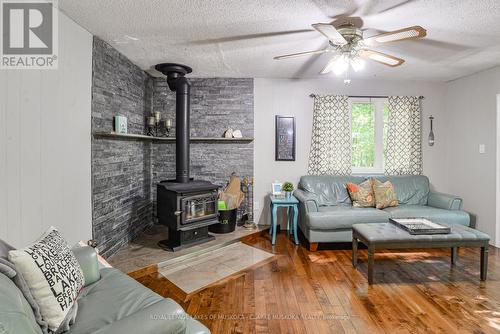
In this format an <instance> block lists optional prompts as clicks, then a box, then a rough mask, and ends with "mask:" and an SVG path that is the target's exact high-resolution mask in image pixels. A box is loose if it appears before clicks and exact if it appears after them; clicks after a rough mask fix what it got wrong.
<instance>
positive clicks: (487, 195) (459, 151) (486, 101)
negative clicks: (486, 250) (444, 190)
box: [445, 67, 500, 246]
mask: <svg viewBox="0 0 500 334" xmlns="http://www.w3.org/2000/svg"><path fill="white" fill-rule="evenodd" d="M497 94H500V68H498V67H497V68H494V69H491V70H488V71H485V72H480V73H476V74H474V75H471V76H468V77H465V78H461V79H458V80H455V81H452V82H449V83H448V84H447V92H446V102H447V113H448V115H449V117H448V124H449V125H448V131H447V132H446V133H445V135H446V136H447V137H448V138H449V141H450V145H448V146H449V147H448V156H447V166H448V168H447V169H448V173H447V176H448V184H449V187H448V188H449V191H450V192H452V193H455V194H457V195H460V196H462V197H463V198H464V209H465V210H467V211H468V212H470V213H471V214H472V215H473V216H474V217H475V219H476V224H477V228H478V229H479V230H482V231H484V232H486V233H488V234H489V235H490V237H491V238H492V244H495V245H496V246H500V236H499V235H498V233H500V231H499V229H498V227H496V225H497V223H496V213H495V208H496V203H497V201H498V199H496V189H495V184H496V171H495V165H496V141H497V138H496V133H497V132H496V124H497V121H496V111H497V106H496V101H497V97H496V95H497ZM480 144H485V148H486V152H485V153H484V154H480V153H479V145H480Z"/></svg>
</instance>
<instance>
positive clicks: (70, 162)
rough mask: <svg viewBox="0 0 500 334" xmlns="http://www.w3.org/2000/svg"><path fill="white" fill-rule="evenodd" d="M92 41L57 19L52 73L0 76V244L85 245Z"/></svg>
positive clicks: (88, 223) (18, 72)
mask: <svg viewBox="0 0 500 334" xmlns="http://www.w3.org/2000/svg"><path fill="white" fill-rule="evenodd" d="M91 79H92V35H91V34H90V33H89V32H88V31H86V30H84V29H83V28H82V27H80V26H79V25H77V24H76V23H74V22H73V21H72V20H70V19H69V18H67V17H66V16H65V15H64V14H62V13H60V14H59V67H58V69H57V70H0V238H1V239H4V240H6V241H7V242H9V243H12V244H13V245H14V246H17V247H21V246H23V245H24V244H26V243H28V242H30V241H33V240H34V239H36V238H37V237H38V236H39V235H40V234H41V233H42V232H43V231H44V230H45V229H46V228H47V227H49V226H51V225H53V226H55V227H57V228H58V229H59V230H60V231H61V233H62V234H63V235H64V236H65V237H66V238H67V239H68V241H70V242H76V241H78V240H87V239H89V238H91V236H92V235H91V233H92V217H91V178H90V168H91V164H90V157H91V152H90V144H91V141H90V138H91V137H90V136H91V133H90V103H91Z"/></svg>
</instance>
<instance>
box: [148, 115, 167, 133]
mask: <svg viewBox="0 0 500 334" xmlns="http://www.w3.org/2000/svg"><path fill="white" fill-rule="evenodd" d="M147 126H148V133H147V135H148V136H152V137H169V136H170V131H171V129H172V120H171V119H169V118H167V119H164V120H162V119H161V113H160V112H159V111H155V112H154V113H153V114H152V116H149V117H148V118H147Z"/></svg>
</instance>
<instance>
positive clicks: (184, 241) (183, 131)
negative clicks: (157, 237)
mask: <svg viewBox="0 0 500 334" xmlns="http://www.w3.org/2000/svg"><path fill="white" fill-rule="evenodd" d="M155 68H156V69H157V70H158V71H160V72H162V73H163V74H165V75H166V76H167V83H168V86H169V88H170V90H172V91H175V92H176V112H175V117H176V122H175V123H176V124H175V162H176V178H175V180H167V181H161V182H160V183H158V184H157V196H156V197H157V215H158V219H159V222H160V224H162V225H166V226H167V227H168V240H162V241H160V242H159V243H158V245H159V246H160V247H161V248H163V249H166V250H171V251H177V250H180V249H182V248H184V247H188V246H193V245H196V244H199V243H202V242H205V241H209V240H213V239H214V237H213V236H211V235H210V234H209V233H208V226H210V225H212V224H216V223H218V209H217V208H218V206H217V196H218V194H217V190H218V186H217V185H215V184H212V183H210V182H208V181H203V180H193V179H191V178H190V177H189V142H190V138H189V108H190V101H189V99H190V85H189V82H188V80H187V79H186V77H185V75H186V74H188V73H191V72H192V69H191V68H190V67H188V66H185V65H180V64H172V63H165V64H158V65H156V66H155Z"/></svg>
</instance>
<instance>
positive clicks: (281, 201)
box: [269, 195, 299, 245]
mask: <svg viewBox="0 0 500 334" xmlns="http://www.w3.org/2000/svg"><path fill="white" fill-rule="evenodd" d="M270 198H271V228H270V229H269V233H272V235H273V238H272V244H273V245H274V244H275V243H276V229H277V228H278V208H279V207H285V208H287V213H288V232H289V233H290V235H291V234H292V233H293V237H294V239H295V244H296V245H298V244H299V239H298V238H297V220H298V217H299V201H298V200H297V199H296V198H295V196H293V195H292V196H291V197H290V198H277V197H275V196H273V195H270ZM292 211H293V217H292Z"/></svg>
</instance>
